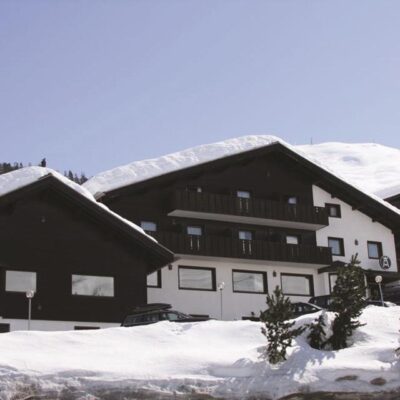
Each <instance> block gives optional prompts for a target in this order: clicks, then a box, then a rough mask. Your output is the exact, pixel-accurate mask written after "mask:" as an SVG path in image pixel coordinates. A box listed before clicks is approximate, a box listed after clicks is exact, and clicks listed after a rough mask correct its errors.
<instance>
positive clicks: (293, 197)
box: [287, 196, 299, 206]
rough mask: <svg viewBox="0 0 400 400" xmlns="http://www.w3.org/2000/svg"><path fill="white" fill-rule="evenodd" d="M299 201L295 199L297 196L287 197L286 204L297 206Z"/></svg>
mask: <svg viewBox="0 0 400 400" xmlns="http://www.w3.org/2000/svg"><path fill="white" fill-rule="evenodd" d="M298 200H299V199H298V198H297V196H289V197H288V199H287V202H288V204H290V205H292V206H295V205H296V204H298V202H299V201H298Z"/></svg>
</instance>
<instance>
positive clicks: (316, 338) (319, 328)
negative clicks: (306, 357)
mask: <svg viewBox="0 0 400 400" xmlns="http://www.w3.org/2000/svg"><path fill="white" fill-rule="evenodd" d="M308 327H309V328H310V332H309V334H308V336H307V339H308V344H309V345H310V346H311V347H312V348H314V349H318V350H321V349H323V348H324V346H325V344H326V333H325V329H324V328H325V327H326V324H325V313H324V312H322V313H321V315H320V316H319V317H318V318H317V319H315V320H314V322H312V323H311V324H310V325H308Z"/></svg>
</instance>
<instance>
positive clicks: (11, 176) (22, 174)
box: [0, 167, 156, 241]
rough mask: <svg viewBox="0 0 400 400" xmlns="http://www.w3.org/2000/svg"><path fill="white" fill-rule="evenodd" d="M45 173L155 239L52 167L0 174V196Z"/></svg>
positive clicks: (31, 181)
mask: <svg viewBox="0 0 400 400" xmlns="http://www.w3.org/2000/svg"><path fill="white" fill-rule="evenodd" d="M47 175H52V176H53V177H54V178H56V179H58V180H59V181H60V182H62V183H63V184H65V185H67V186H69V187H70V188H71V189H73V190H75V191H76V192H77V193H79V194H80V195H81V196H84V197H86V198H87V199H89V200H90V201H92V202H93V203H94V204H95V206H96V207H100V208H102V209H103V210H105V211H107V212H108V213H109V214H111V215H112V216H113V217H114V218H117V219H119V220H121V221H123V222H124V223H125V224H127V225H129V227H130V228H133V229H135V230H137V231H139V232H140V233H141V234H143V235H145V236H146V237H148V238H149V239H151V240H153V241H156V240H155V239H154V238H153V237H152V236H149V235H147V234H146V233H145V232H144V230H143V229H142V228H140V227H139V226H137V225H136V224H134V223H132V222H131V221H128V220H127V219H125V218H122V217H121V216H120V215H118V214H116V213H115V212H113V211H111V210H110V209H109V208H108V207H106V206H105V205H104V204H101V203H98V202H97V201H96V200H95V198H94V197H93V195H92V194H91V193H90V192H89V191H88V190H87V189H86V188H84V187H83V186H81V185H78V184H77V183H75V182H73V181H71V180H69V179H68V178H66V177H65V176H63V175H61V174H60V173H58V172H57V171H54V170H53V169H50V168H43V167H26V168H21V169H18V170H15V171H12V172H8V173H6V174H2V175H0V196H3V195H5V194H7V193H10V192H13V191H14V190H17V189H20V188H22V187H24V186H27V185H29V184H31V183H33V182H35V181H38V180H40V179H42V178H44V177H45V176H47Z"/></svg>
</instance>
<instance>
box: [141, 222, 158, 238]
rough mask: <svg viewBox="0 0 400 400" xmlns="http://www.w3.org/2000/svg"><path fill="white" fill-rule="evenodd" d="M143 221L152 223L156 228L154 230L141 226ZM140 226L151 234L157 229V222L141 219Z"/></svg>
mask: <svg viewBox="0 0 400 400" xmlns="http://www.w3.org/2000/svg"><path fill="white" fill-rule="evenodd" d="M143 223H149V224H154V226H155V227H156V229H155V230H154V231H152V230H149V229H145V228H143V226H142V224H143ZM140 227H141V228H142V229H143V230H144V231H145V232H146V233H147V234H152V233H155V232H157V231H158V225H157V222H155V221H151V220H148V219H146V220H141V221H140Z"/></svg>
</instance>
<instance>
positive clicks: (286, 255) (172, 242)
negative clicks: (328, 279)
mask: <svg viewBox="0 0 400 400" xmlns="http://www.w3.org/2000/svg"><path fill="white" fill-rule="evenodd" d="M154 237H155V238H156V239H157V240H158V241H159V242H160V243H161V244H163V245H164V246H166V247H167V248H168V249H170V250H171V251H173V252H174V253H177V254H192V255H201V256H210V257H227V258H247V259H254V260H271V261H286V262H295V263H296V262H297V263H307V264H321V265H329V264H331V263H332V255H331V249H330V248H329V247H321V246H309V245H294V244H284V243H276V242H267V241H262V240H241V239H232V238H228V237H222V236H221V237H220V236H195V235H185V234H180V233H174V232H157V233H155V234H154Z"/></svg>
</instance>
